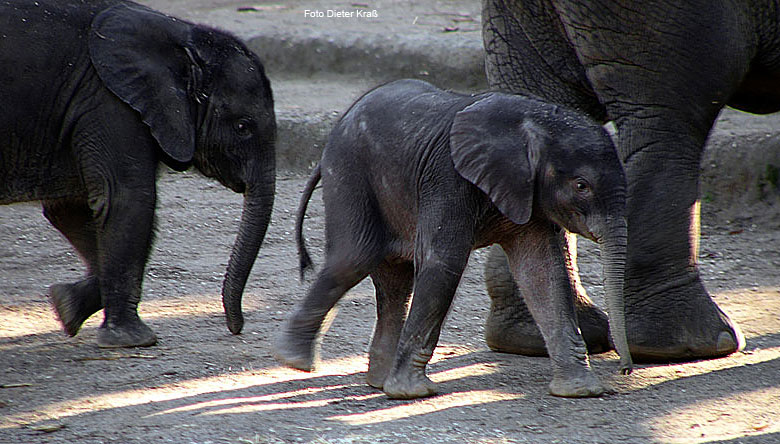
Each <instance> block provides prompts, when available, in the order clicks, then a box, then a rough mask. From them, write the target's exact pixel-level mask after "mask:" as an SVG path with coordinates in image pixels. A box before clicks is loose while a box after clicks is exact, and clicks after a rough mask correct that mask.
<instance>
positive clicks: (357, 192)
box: [273, 170, 385, 371]
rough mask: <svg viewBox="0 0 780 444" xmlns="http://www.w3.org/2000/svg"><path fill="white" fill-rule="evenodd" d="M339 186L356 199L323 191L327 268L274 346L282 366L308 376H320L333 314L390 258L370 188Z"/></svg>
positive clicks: (327, 190)
mask: <svg viewBox="0 0 780 444" xmlns="http://www.w3.org/2000/svg"><path fill="white" fill-rule="evenodd" d="M326 171H327V170H326ZM326 178H327V176H326V177H325V178H324V179H326ZM324 179H323V180H324ZM337 183H339V184H340V185H343V186H344V187H345V189H349V191H350V192H351V193H352V194H351V195H350V198H345V197H344V196H342V195H339V193H340V191H339V190H338V189H332V188H331V187H327V186H326V187H324V188H323V200H324V202H325V238H326V247H325V250H326V252H327V256H326V259H325V265H324V266H323V268H322V270H321V271H320V272H319V274H318V275H317V278H316V279H315V281H314V283H313V284H312V285H311V287H309V290H308V292H307V293H306V297H304V299H303V300H302V301H301V302H300V303H299V304H298V305H297V306H296V308H295V310H294V311H293V312H292V314H291V315H290V316H289V317H288V318H287V320H286V321H285V322H284V325H283V326H282V330H281V332H280V334H279V335H278V336H277V337H276V338H275V340H274V345H273V354H274V357H275V358H276V360H277V361H279V362H281V363H282V364H284V365H287V366H288V367H292V368H296V369H299V370H303V371H312V370H314V368H315V366H316V364H317V362H318V361H319V356H318V355H319V340H320V339H321V338H322V336H323V335H324V334H325V332H326V331H327V329H328V327H329V325H328V322H327V318H328V314H329V313H331V310H332V309H333V307H334V306H335V305H336V303H337V302H338V301H339V300H340V299H341V297H342V296H344V293H346V292H347V291H348V290H349V289H350V288H352V287H354V286H355V285H357V284H358V283H359V282H360V281H362V280H363V279H365V278H366V277H367V276H368V275H369V273H371V272H372V271H373V269H374V268H375V267H376V266H377V265H378V264H379V263H380V262H381V261H382V259H383V256H384V255H385V239H384V231H383V227H384V226H383V225H382V223H381V220H379V218H378V216H377V215H378V214H380V213H379V212H378V211H374V210H373V207H372V203H371V198H370V196H369V193H368V192H367V189H366V187H365V186H363V184H352V183H347V181H342V182H337ZM333 188H336V187H333Z"/></svg>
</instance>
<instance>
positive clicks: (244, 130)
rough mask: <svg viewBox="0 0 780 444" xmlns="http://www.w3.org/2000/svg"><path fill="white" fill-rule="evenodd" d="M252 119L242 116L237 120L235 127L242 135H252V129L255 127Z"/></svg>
mask: <svg viewBox="0 0 780 444" xmlns="http://www.w3.org/2000/svg"><path fill="white" fill-rule="evenodd" d="M253 123H254V122H253V121H252V119H248V118H245V117H242V118H240V119H238V120H236V121H235V123H234V124H233V129H234V130H235V131H236V134H238V135H239V136H241V137H247V136H251V135H252V129H253V127H254V125H253Z"/></svg>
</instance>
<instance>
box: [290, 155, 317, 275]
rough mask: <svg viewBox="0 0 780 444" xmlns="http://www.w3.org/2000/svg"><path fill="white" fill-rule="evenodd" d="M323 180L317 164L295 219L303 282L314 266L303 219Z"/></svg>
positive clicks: (304, 190)
mask: <svg viewBox="0 0 780 444" xmlns="http://www.w3.org/2000/svg"><path fill="white" fill-rule="evenodd" d="M321 178H322V174H321V172H320V165H319V164H317V166H316V167H315V168H314V171H312V173H311V176H309V180H308V182H306V188H304V189H303V195H302V196H301V201H300V203H299V204H298V214H297V215H296V217H295V242H296V243H297V244H298V258H299V259H300V272H301V280H303V278H304V276H305V274H306V271H307V270H309V269H310V268H312V267H313V266H314V263H313V262H312V260H311V256H309V251H308V250H307V249H306V239H304V238H303V218H304V216H306V208H307V207H308V206H309V200H310V199H311V195H312V194H313V193H314V188H315V187H316V186H317V183H319V181H320V179H321Z"/></svg>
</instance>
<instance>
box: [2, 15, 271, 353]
mask: <svg viewBox="0 0 780 444" xmlns="http://www.w3.org/2000/svg"><path fill="white" fill-rule="evenodd" d="M0 29H2V34H3V35H2V38H0V66H2V67H3V72H2V74H0V177H1V178H2V179H0V203H2V204H7V203H12V202H21V201H30V200H40V201H42V202H43V208H44V214H45V216H46V217H47V218H48V219H49V220H50V221H51V223H52V224H53V225H54V226H55V227H56V228H57V229H58V230H60V231H61V232H62V233H63V234H64V235H65V237H66V238H67V239H68V240H69V241H70V242H71V243H72V244H73V246H74V247H75V248H76V250H77V251H78V253H79V254H80V255H81V257H82V258H83V260H84V261H85V263H86V265H87V267H88V273H87V277H86V278H85V279H83V280H81V281H79V282H76V283H74V284H59V285H54V286H52V288H51V298H52V302H53V303H54V306H55V309H56V311H57V314H58V315H59V317H60V320H61V321H62V323H63V325H64V327H65V330H66V332H67V333H68V334H70V335H75V334H76V333H77V332H78V330H79V328H80V327H81V324H82V323H83V322H84V321H85V320H86V319H87V318H88V317H90V316H91V315H92V314H94V313H95V312H97V311H99V310H100V309H101V308H103V309H104V313H105V317H104V321H103V324H102V325H101V326H100V328H99V330H98V345H100V346H102V347H126V346H146V345H151V344H154V343H155V342H156V336H155V334H154V333H153V332H152V330H151V329H150V328H149V327H148V326H147V325H146V324H144V323H143V321H141V319H140V318H139V317H138V314H137V305H138V303H139V301H140V299H141V284H142V280H143V274H144V268H145V265H146V261H147V258H148V255H149V251H150V248H151V243H152V237H153V235H152V234H153V220H154V209H155V204H156V186H155V179H156V174H157V169H158V165H159V163H160V162H162V163H164V164H166V165H168V166H170V167H171V168H173V169H175V170H184V169H187V168H189V167H190V166H191V165H194V166H195V167H196V168H197V169H198V170H200V171H201V172H202V173H203V174H205V175H206V176H209V177H213V178H216V179H217V180H218V181H220V182H221V183H222V184H223V185H225V186H226V187H228V188H230V189H231V190H233V191H236V192H239V193H243V194H244V212H243V215H242V219H241V226H240V229H239V234H238V236H237V238H236V241H235V245H234V247H233V253H232V254H231V257H230V262H229V265H228V269H227V275H226V277H225V283H224V287H223V299H224V305H225V309H226V314H227V318H228V327H229V328H230V330H231V331H232V332H233V333H238V332H240V330H241V327H242V325H243V318H242V316H241V294H242V292H243V289H244V285H245V283H246V279H247V276H248V275H249V272H250V270H251V268H252V266H253V264H254V261H255V257H256V256H257V252H258V249H259V248H260V244H261V243H262V241H263V238H264V236H265V232H266V228H267V226H268V222H269V219H270V215H271V209H272V206H273V199H274V184H275V149H274V143H275V138H276V123H275V117H274V108H273V98H272V93H271V87H270V83H269V81H268V78H267V77H266V75H265V72H264V68H263V66H262V64H261V63H260V61H259V60H258V59H257V57H256V56H255V55H254V54H253V53H252V52H251V51H250V50H249V49H247V47H246V46H245V45H244V44H242V43H241V42H240V41H239V40H237V39H236V38H234V37H232V36H229V35H227V34H225V33H223V32H221V31H217V30H214V29H210V28H207V27H203V26H198V25H193V24H190V23H187V22H184V21H181V20H178V19H175V18H172V17H168V16H166V15H163V14H161V13H159V12H156V11H153V10H151V9H149V8H147V7H144V6H141V5H138V4H135V3H132V2H127V1H119V0H104V1H95V2H89V3H84V2H79V1H74V0H68V1H53V0H50V1H45V0H43V1H42V0H38V1H35V2H33V1H16V2H6V3H3V4H2V5H0Z"/></svg>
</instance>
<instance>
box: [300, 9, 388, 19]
mask: <svg viewBox="0 0 780 444" xmlns="http://www.w3.org/2000/svg"><path fill="white" fill-rule="evenodd" d="M303 16H304V17H306V18H378V17H379V13H378V12H377V10H376V9H372V10H367V9H326V10H324V11H323V10H319V9H306V10H304V11H303Z"/></svg>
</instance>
